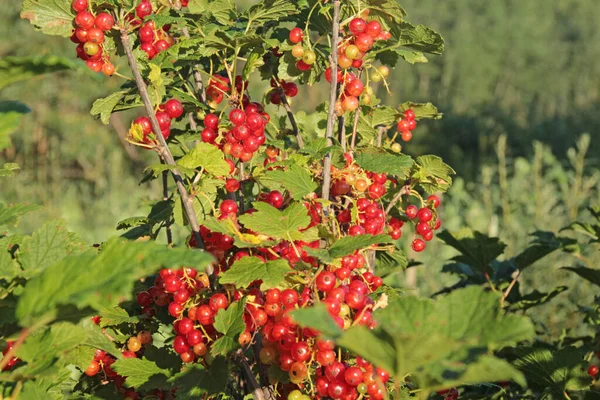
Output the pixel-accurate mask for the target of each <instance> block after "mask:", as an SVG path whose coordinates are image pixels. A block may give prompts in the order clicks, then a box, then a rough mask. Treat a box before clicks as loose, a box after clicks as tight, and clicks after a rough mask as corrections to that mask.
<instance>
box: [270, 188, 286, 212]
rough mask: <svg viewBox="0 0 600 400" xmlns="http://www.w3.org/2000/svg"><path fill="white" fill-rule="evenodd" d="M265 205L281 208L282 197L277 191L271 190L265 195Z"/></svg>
mask: <svg viewBox="0 0 600 400" xmlns="http://www.w3.org/2000/svg"><path fill="white" fill-rule="evenodd" d="M267 203H269V204H270V205H272V206H273V207H275V208H281V207H282V206H283V195H282V194H281V192H280V191H278V190H273V191H271V192H269V194H268V195H267Z"/></svg>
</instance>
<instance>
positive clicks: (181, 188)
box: [121, 29, 204, 250]
mask: <svg viewBox="0 0 600 400" xmlns="http://www.w3.org/2000/svg"><path fill="white" fill-rule="evenodd" d="M121 42H122V43H123V48H124V49H125V53H126V54H127V60H128V61H129V66H130V67H131V72H133V77H134V78H135V83H136V85H137V88H138V91H139V92H140V96H141V98H142V101H143V103H144V107H145V108H146V113H147V114H148V118H150V121H151V122H152V130H153V131H154V134H155V135H156V139H157V140H158V147H157V152H158V154H159V156H160V157H161V158H162V159H163V160H164V162H165V163H166V164H168V165H170V166H172V167H175V166H176V165H177V164H176V163H175V159H174V158H173V155H172V154H171V151H170V150H169V147H168V146H167V142H166V141H165V139H164V138H163V135H162V133H161V130H160V126H159V124H158V120H157V119H156V115H155V114H154V109H153V107H152V102H151V101H150V96H148V88H147V87H146V83H145V82H144V79H143V78H142V75H141V74H140V70H139V68H138V66H137V62H136V61H135V57H134V55H133V51H132V50H131V44H130V42H129V35H128V33H127V30H126V29H121ZM171 174H173V179H174V180H175V183H176V184H177V190H178V192H179V195H180V196H181V201H182V203H183V209H184V211H185V214H186V216H187V218H188V221H189V223H190V226H191V227H192V233H193V235H194V238H195V239H196V244H197V246H198V248H200V249H202V250H204V242H203V241H202V237H201V236H200V226H199V225H198V220H197V218H196V213H195V212H194V208H193V205H192V198H191V197H190V195H189V194H188V192H187V189H186V187H185V185H184V183H183V178H182V176H181V172H179V170H178V169H177V168H172V169H171Z"/></svg>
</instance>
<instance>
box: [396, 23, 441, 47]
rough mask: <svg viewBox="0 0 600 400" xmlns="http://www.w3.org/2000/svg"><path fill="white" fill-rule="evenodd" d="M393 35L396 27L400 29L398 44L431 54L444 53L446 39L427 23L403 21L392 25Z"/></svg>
mask: <svg viewBox="0 0 600 400" xmlns="http://www.w3.org/2000/svg"><path fill="white" fill-rule="evenodd" d="M392 28H393V29H392V35H393V36H394V37H396V35H394V34H395V33H396V29H397V30H399V31H400V36H399V39H398V44H399V45H401V46H405V47H408V48H411V49H414V50H418V51H422V52H424V53H430V54H442V52H443V51H444V39H443V38H442V36H441V35H440V34H439V33H437V32H436V31H434V30H433V29H431V28H428V27H426V26H425V25H416V26H415V25H412V24H410V23H408V22H402V23H400V24H398V25H397V26H394V27H392Z"/></svg>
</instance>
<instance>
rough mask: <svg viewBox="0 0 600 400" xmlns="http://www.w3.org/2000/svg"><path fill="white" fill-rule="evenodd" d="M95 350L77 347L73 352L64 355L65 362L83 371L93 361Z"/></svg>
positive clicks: (87, 347)
mask: <svg viewBox="0 0 600 400" xmlns="http://www.w3.org/2000/svg"><path fill="white" fill-rule="evenodd" d="M95 352H96V349H94V348H93V347H90V346H77V347H76V348H74V349H73V350H71V351H69V352H68V353H67V354H65V362H66V363H68V364H73V365H75V366H77V367H79V368H80V369H81V370H82V371H85V370H86V369H87V367H88V366H89V365H90V363H91V361H92V360H93V359H94V353H95Z"/></svg>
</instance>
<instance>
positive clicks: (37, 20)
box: [21, 0, 75, 37]
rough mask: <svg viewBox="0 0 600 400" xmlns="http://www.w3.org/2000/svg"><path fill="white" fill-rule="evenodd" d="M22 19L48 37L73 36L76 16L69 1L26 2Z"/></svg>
mask: <svg viewBox="0 0 600 400" xmlns="http://www.w3.org/2000/svg"><path fill="white" fill-rule="evenodd" d="M21 18H23V19H28V20H29V21H30V22H31V24H32V25H33V26H35V28H36V29H38V30H41V31H42V32H44V33H45V34H46V35H60V36H63V37H69V36H71V33H72V31H73V19H74V18H75V15H74V14H73V11H72V9H71V1H69V0H44V1H36V0H24V1H23V8H22V10H21Z"/></svg>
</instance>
